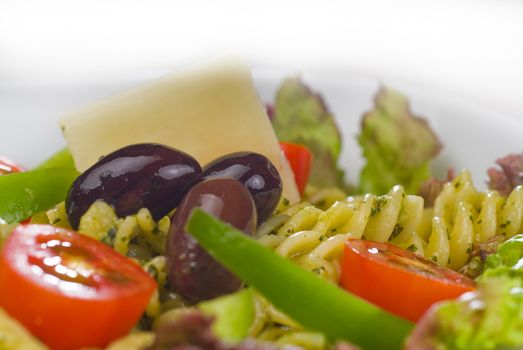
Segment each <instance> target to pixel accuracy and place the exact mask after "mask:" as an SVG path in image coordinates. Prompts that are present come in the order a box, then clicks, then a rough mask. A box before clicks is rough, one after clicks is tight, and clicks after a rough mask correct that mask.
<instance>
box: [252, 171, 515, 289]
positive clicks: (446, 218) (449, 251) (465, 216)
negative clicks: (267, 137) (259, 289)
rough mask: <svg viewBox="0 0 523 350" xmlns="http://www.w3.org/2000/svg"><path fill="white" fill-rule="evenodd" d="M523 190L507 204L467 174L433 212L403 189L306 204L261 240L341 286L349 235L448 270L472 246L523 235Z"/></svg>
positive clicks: (274, 222) (263, 231)
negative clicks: (342, 257) (398, 249)
mask: <svg viewBox="0 0 523 350" xmlns="http://www.w3.org/2000/svg"><path fill="white" fill-rule="evenodd" d="M522 221H523V188H522V187H516V188H515V189H514V190H513V191H512V193H511V194H510V195H509V196H508V197H507V198H504V197H502V196H500V195H499V194H498V193H497V192H496V191H486V192H479V191H477V190H476V189H475V187H474V185H473V183H472V180H471V177H470V174H469V173H468V172H466V171H463V172H462V173H460V174H459V176H458V177H456V178H455V179H454V180H453V181H452V182H449V183H447V184H446V185H445V186H444V188H443V191H442V192H441V194H440V195H439V196H438V197H437V199H436V201H435V205H434V207H433V208H427V209H424V207H423V198H421V197H419V196H415V195H406V194H405V192H404V190H403V188H402V187H401V186H395V187H393V188H392V189H391V190H390V191H389V193H387V194H386V195H383V196H375V195H372V194H367V195H364V196H358V197H348V198H347V199H345V200H343V201H336V202H335V203H334V204H333V205H332V206H330V207H329V208H328V209H327V210H325V211H324V210H321V209H319V208H317V207H315V206H313V205H311V204H309V203H299V204H297V205H294V206H292V207H290V208H288V209H286V210H284V211H282V212H281V213H280V214H277V215H276V216H274V217H273V218H272V219H271V220H270V221H268V222H267V223H265V225H262V226H261V227H260V229H259V230H258V235H259V241H260V242H261V243H262V244H264V245H266V246H268V247H271V248H272V249H274V250H275V251H276V252H277V253H278V254H280V255H282V256H285V257H288V258H290V259H292V260H294V261H296V262H297V263H298V264H300V265H302V266H304V267H306V268H308V269H310V270H311V271H314V272H316V273H318V274H319V275H322V276H323V277H325V278H327V279H329V280H331V281H337V280H338V276H339V266H338V263H337V261H338V257H339V256H340V255H341V253H342V251H343V242H344V241H345V240H346V239H347V238H348V237H355V238H361V237H363V238H366V239H370V240H375V241H379V242H385V241H390V242H392V243H394V244H396V245H398V246H400V247H402V248H405V249H408V250H410V251H412V252H416V253H418V254H420V255H422V256H425V257H426V258H428V259H431V260H433V261H435V262H437V263H438V264H440V265H443V266H447V265H448V266H450V267H452V268H454V269H459V268H461V267H462V266H463V265H465V264H466V263H467V261H468V260H469V258H470V254H471V252H472V244H473V243H479V242H484V241H486V240H488V239H489V238H491V237H492V236H494V235H503V236H506V237H507V238H508V237H511V236H513V235H515V234H517V233H519V232H521V229H522Z"/></svg>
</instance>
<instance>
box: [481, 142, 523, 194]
mask: <svg viewBox="0 0 523 350" xmlns="http://www.w3.org/2000/svg"><path fill="white" fill-rule="evenodd" d="M496 164H497V165H498V166H499V168H497V167H491V168H489V169H488V170H487V173H488V176H489V182H488V185H489V188H491V189H493V190H497V191H498V192H499V193H501V194H502V195H504V196H508V195H509V194H510V192H512V190H513V189H514V188H515V187H516V186H519V185H523V152H521V153H519V154H509V155H507V156H505V157H503V158H500V159H498V160H496Z"/></svg>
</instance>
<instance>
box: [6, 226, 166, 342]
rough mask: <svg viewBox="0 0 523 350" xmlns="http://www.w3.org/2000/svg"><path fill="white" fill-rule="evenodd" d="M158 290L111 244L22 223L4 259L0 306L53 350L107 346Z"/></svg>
mask: <svg viewBox="0 0 523 350" xmlns="http://www.w3.org/2000/svg"><path fill="white" fill-rule="evenodd" d="M155 289H156V283H155V282H154V280H153V279H152V278H151V277H150V276H149V275H148V274H147V273H146V272H145V271H144V270H143V269H142V268H141V267H140V266H139V265H137V264H135V263H134V262H132V261H131V260H129V259H127V258H126V257H124V256H122V255H120V254H118V253H117V252H115V251H114V250H112V249H111V248H110V247H109V246H106V245H104V244H103V243H100V242H98V241H96V240H94V239H92V238H89V237H87V236H84V235H81V234H78V233H76V232H73V231H69V230H65V229H62V228H57V227H53V226H50V225H20V226H18V227H17V228H15V230H14V231H13V232H12V233H11V235H10V236H9V238H8V239H7V241H6V242H5V244H4V247H3V250H2V252H1V254H0V291H2V292H1V293H0V307H2V308H4V309H5V310H6V311H7V312H8V313H9V314H10V315H11V316H12V317H14V318H15V319H17V320H18V321H19V322H21V323H22V324H23V325H24V326H25V327H26V328H27V329H28V330H29V331H30V332H32V333H33V334H34V335H35V336H36V337H38V338H40V339H41V340H42V341H43V342H45V343H46V344H47V345H49V346H50V347H51V348H52V349H53V350H73V349H79V348H83V347H104V346H106V345H107V344H108V343H109V342H111V341H112V340H114V339H116V338H118V337H121V336H123V335H125V334H127V333H128V332H129V331H130V330H131V328H132V327H133V326H134V325H135V324H136V323H137V321H138V320H139V318H140V316H141V315H142V313H143V311H144V309H145V307H146V305H147V303H148V302H149V300H150V298H151V296H152V295H153V293H154V291H155Z"/></svg>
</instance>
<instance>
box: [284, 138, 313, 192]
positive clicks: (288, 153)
mask: <svg viewBox="0 0 523 350" xmlns="http://www.w3.org/2000/svg"><path fill="white" fill-rule="evenodd" d="M280 147H281V149H282V150H283V153H284V154H285V158H287V161H288V162H289V165H290V166H291V169H292V172H293V173H294V180H295V181H296V185H297V186H298V191H299V192H300V195H302V196H303V193H304V192H305V187H306V186H307V182H308V181H309V174H310V171H311V165H312V153H311V151H309V149H308V148H307V147H305V146H303V145H297V144H294V143H287V142H280Z"/></svg>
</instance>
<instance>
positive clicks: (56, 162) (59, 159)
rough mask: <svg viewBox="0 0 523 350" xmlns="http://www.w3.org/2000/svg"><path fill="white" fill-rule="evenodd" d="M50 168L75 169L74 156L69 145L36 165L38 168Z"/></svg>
mask: <svg viewBox="0 0 523 350" xmlns="http://www.w3.org/2000/svg"><path fill="white" fill-rule="evenodd" d="M48 168H67V169H75V165H74V160H73V156H72V155H71V152H70V151H69V149H68V148H67V147H65V148H62V149H61V150H60V151H58V152H56V153H55V154H53V155H52V156H51V157H49V158H48V159H47V160H46V161H44V162H43V163H41V164H40V165H38V166H37V167H36V169H48Z"/></svg>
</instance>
